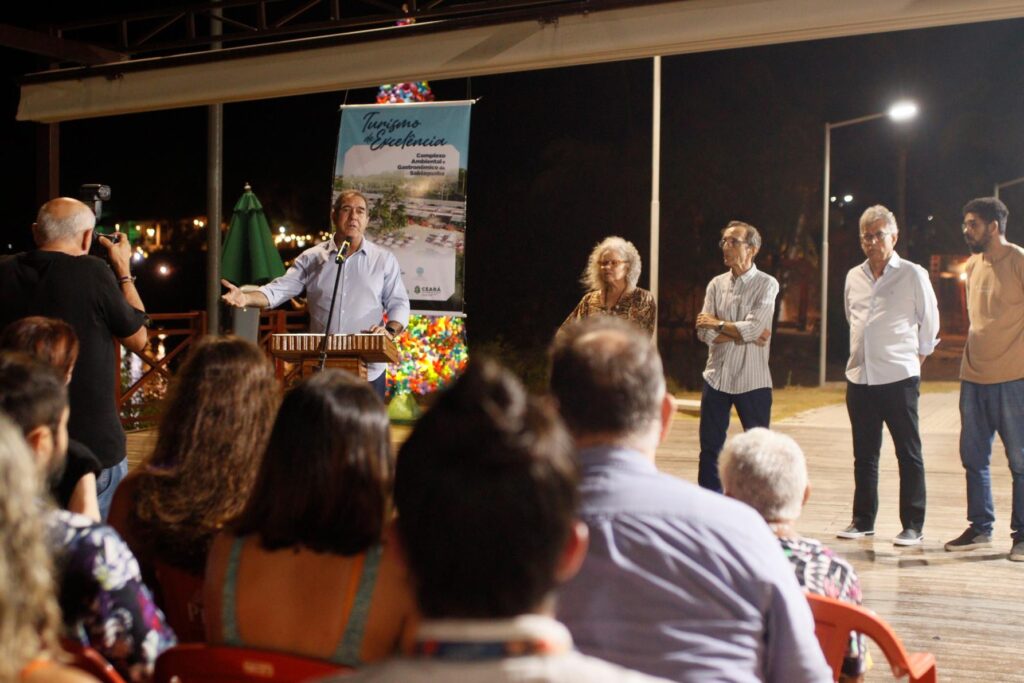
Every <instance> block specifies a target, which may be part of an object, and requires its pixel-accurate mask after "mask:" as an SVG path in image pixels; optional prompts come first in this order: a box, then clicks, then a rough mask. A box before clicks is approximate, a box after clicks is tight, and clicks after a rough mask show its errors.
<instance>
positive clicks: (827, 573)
mask: <svg viewBox="0 0 1024 683" xmlns="http://www.w3.org/2000/svg"><path fill="white" fill-rule="evenodd" d="M718 466H719V470H720V474H721V478H722V487H723V488H724V490H725V495H727V496H729V497H730V498H735V499H736V500H739V501H741V502H744V503H746V504H747V505H749V506H750V507H752V508H754V509H755V510H757V511H758V512H759V513H760V514H761V516H762V517H764V519H765V521H766V522H768V526H769V527H771V529H772V531H774V532H775V535H776V536H778V537H779V544H780V545H781V546H782V551H783V553H785V555H786V558H787V559H788V560H789V561H790V563H791V564H792V565H793V570H794V571H795V572H796V578H797V580H798V581H799V582H800V585H801V586H803V587H804V590H806V591H807V592H809V593H816V594H818V595H824V596H826V597H829V598H835V599H836V600H844V601H846V602H851V603H853V604H855V605H859V604H861V592H860V579H858V578H857V574H856V572H854V571H853V567H852V566H850V563H849V562H847V561H846V560H843V559H842V558H840V557H837V556H836V554H835V553H833V552H832V550H831V549H829V548H828V547H826V546H825V545H823V544H822V543H821V542H820V541H816V540H814V539H812V538H804V537H802V536H800V535H799V534H798V533H797V532H796V528H795V526H794V525H795V524H796V520H797V518H798V517H800V510H801V508H803V505H804V503H806V502H807V498H808V496H810V493H811V487H810V485H809V484H808V481H807V461H806V459H805V458H804V454H803V451H802V450H800V446H798V445H797V443H796V441H794V440H793V439H791V438H790V437H788V436H786V435H785V434H780V433H778V432H773V431H771V430H768V429H764V428H762V427H757V428H755V429H751V430H750V431H748V432H745V433H743V434H740V435H738V436H735V437H733V438H732V439H730V440H729V442H728V443H726V444H725V448H724V449H723V450H722V455H721V457H720V459H719V465H718ZM868 663H869V660H868V658H867V657H866V653H865V651H864V637H863V636H859V635H856V634H850V646H849V649H848V650H847V652H846V658H845V659H844V660H843V667H842V670H841V673H840V676H839V680H840V681H846V682H849V681H859V680H862V678H863V675H864V672H865V671H866V670H867V668H868Z"/></svg>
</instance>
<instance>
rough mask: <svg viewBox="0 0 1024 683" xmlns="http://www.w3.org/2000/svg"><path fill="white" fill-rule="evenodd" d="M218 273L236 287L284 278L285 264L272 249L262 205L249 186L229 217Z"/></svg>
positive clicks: (261, 283)
mask: <svg viewBox="0 0 1024 683" xmlns="http://www.w3.org/2000/svg"><path fill="white" fill-rule="evenodd" d="M220 273H221V277H223V278H224V279H225V280H229V281H230V282H233V283H234V284H236V285H263V284H266V283H268V282H270V281H271V280H273V279H274V278H275V277H279V276H281V275H284V263H282V262H281V256H280V254H278V253H277V247H275V246H274V237H273V235H271V233H270V225H268V224H267V217H266V216H265V215H264V214H263V205H262V204H260V200H259V199H257V198H256V195H255V194H253V192H252V187H250V186H249V184H248V183H246V184H245V193H244V194H243V195H242V198H241V199H239V200H238V203H237V204H235V211H234V213H233V214H232V215H231V225H230V226H229V227H228V236H227V237H226V238H225V239H224V248H223V250H222V252H221V258H220Z"/></svg>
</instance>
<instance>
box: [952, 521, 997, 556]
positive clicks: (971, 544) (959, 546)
mask: <svg viewBox="0 0 1024 683" xmlns="http://www.w3.org/2000/svg"><path fill="white" fill-rule="evenodd" d="M991 547H992V537H991V536H989V535H988V534H980V533H978V532H977V531H975V530H974V527H967V531H965V532H963V533H962V534H960V535H959V536H957V537H956V538H954V539H953V540H952V541H950V542H948V543H946V550H948V551H949V552H951V553H955V552H959V551H962V550H975V549H976V548H991Z"/></svg>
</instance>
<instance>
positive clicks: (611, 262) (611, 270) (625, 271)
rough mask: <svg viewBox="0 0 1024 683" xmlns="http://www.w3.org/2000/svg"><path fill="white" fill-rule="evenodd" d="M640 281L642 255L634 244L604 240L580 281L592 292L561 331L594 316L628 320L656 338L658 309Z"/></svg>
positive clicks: (577, 307) (609, 239)
mask: <svg viewBox="0 0 1024 683" xmlns="http://www.w3.org/2000/svg"><path fill="white" fill-rule="evenodd" d="M639 279H640V253H639V252H638V251H637V250H636V247H635V246H633V243H632V242H629V241H627V240H624V239H622V238H621V237H614V236H613V237H606V238H604V239H603V240H602V241H601V242H600V243H598V245H597V246H596V247H594V249H593V251H591V252H590V257H589V258H588V259H587V268H586V270H584V271H583V277H581V278H580V282H582V283H583V286H584V287H586V288H587V289H588V290H589V291H588V292H587V293H586V294H584V295H583V298H582V299H580V302H579V303H578V304H577V305H576V308H574V309H573V311H572V313H570V314H569V317H568V318H566V319H565V322H563V323H562V327H565V326H566V325H568V324H570V323H572V322H573V321H575V320H582V319H583V318H589V317H590V316H592V315H612V316H615V317H617V318H622V319H624V320H629V321H630V322H632V323H635V324H636V325H638V326H640V327H641V328H643V329H644V330H646V331H647V333H648V334H650V335H653V334H654V321H655V319H656V318H657V315H658V307H657V304H655V302H654V296H653V295H652V294H651V293H650V292H648V291H647V290H646V289H640V288H639V287H637V286H636V283H637V281H638V280H639ZM559 329H561V328H559Z"/></svg>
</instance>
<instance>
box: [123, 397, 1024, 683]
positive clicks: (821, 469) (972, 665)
mask: <svg viewBox="0 0 1024 683" xmlns="http://www.w3.org/2000/svg"><path fill="white" fill-rule="evenodd" d="M674 420H675V421H674V424H673V429H672V431H671V433H670V434H669V437H668V439H667V440H666V442H665V443H664V444H663V445H662V447H661V448H660V449H659V451H658V466H659V467H660V468H661V469H662V470H663V471H665V472H668V473H670V474H673V475H676V476H679V477H681V478H683V479H687V480H690V481H696V473H697V453H698V445H697V443H698V442H697V424H698V422H697V419H696V418H694V417H690V416H687V415H681V414H680V415H677V416H676V417H675V418H674ZM733 423H734V424H733V429H734V430H738V428H739V427H738V421H737V420H735V419H734V420H733ZM774 427H775V428H776V429H778V430H780V431H782V432H785V433H787V434H789V435H790V436H792V437H793V438H794V439H796V440H797V442H798V443H800V445H801V446H802V447H803V449H804V451H805V453H806V454H807V459H808V466H809V469H810V475H811V484H812V487H813V491H812V493H811V498H810V501H809V502H808V504H807V507H806V508H805V509H804V513H803V517H802V518H801V520H800V524H799V528H800V531H801V533H803V534H804V535H807V536H811V537H814V538H819V539H821V540H823V541H825V542H826V543H828V544H829V545H831V546H832V547H833V548H834V549H835V550H836V551H837V552H838V553H839V554H840V555H842V556H843V557H845V558H846V559H848V560H849V561H850V562H851V563H852V564H853V565H854V567H855V568H856V569H857V572H858V573H859V574H860V577H861V582H862V584H863V588H864V598H865V604H866V605H867V606H868V607H870V608H871V609H873V610H874V611H875V612H877V613H878V614H880V615H881V616H883V617H884V618H885V619H887V620H888V621H889V623H890V624H892V625H893V626H894V627H895V629H896V631H897V633H899V635H900V637H901V638H902V639H903V641H904V644H905V645H906V646H907V648H908V649H909V650H910V651H919V650H924V651H929V652H933V653H934V654H935V656H936V659H937V661H938V670H939V676H940V678H941V680H944V681H1024V654H1022V652H1021V650H1022V648H1021V646H1020V640H1021V638H1022V637H1024V597H1022V594H1024V563H1015V562H1010V561H1009V560H1008V559H1006V555H1007V553H1008V551H1009V549H1010V544H1011V543H1010V536H1009V509H1010V476H1009V471H1008V469H1007V466H1006V456H1005V454H1004V452H1003V450H1002V445H1001V444H1000V443H999V441H998V439H997V441H996V444H995V449H994V453H993V458H992V462H993V467H992V488H993V494H994V498H995V506H996V517H997V522H996V529H995V534H994V536H993V543H994V546H995V547H993V548H992V549H991V550H975V551H972V552H968V553H947V552H945V551H944V550H943V548H942V544H943V543H944V542H945V541H947V540H949V539H951V538H954V537H956V536H957V535H959V534H960V532H962V531H963V530H964V529H965V528H966V525H967V523H966V519H965V510H966V501H965V494H964V475H963V469H962V468H961V466H960V459H959V454H958V446H957V439H958V435H959V429H960V421H959V414H958V412H957V395H956V393H947V394H923V395H922V396H921V431H922V439H923V442H924V456H925V469H926V478H927V485H928V518H927V520H926V523H925V528H924V534H925V543H924V546H923V548H922V547H918V548H913V549H907V550H900V549H897V548H896V547H894V546H893V545H892V537H893V536H895V535H896V534H897V533H899V531H900V523H899V515H898V504H897V503H898V476H897V469H896V458H895V456H894V455H893V451H892V443H891V441H890V440H889V438H888V435H886V437H885V441H884V444H883V455H882V464H881V471H880V482H881V483H880V486H879V497H880V501H881V502H880V506H879V514H878V521H877V524H876V527H875V530H876V533H877V535H876V536H875V538H874V539H872V540H861V541H843V540H839V539H836V538H835V532H836V531H838V530H840V529H842V528H843V527H845V526H846V525H847V524H849V522H850V511H851V502H852V499H853V449H852V444H851V439H850V427H849V422H848V418H847V416H846V408H845V406H843V405H834V406H823V407H821V408H818V409H815V410H811V411H808V412H805V413H801V414H800V415H797V416H795V417H793V418H790V419H788V420H785V421H782V422H779V423H777V424H775V425H774ZM406 431H407V430H406V429H404V428H399V429H397V430H396V431H395V433H394V437H395V440H396V441H400V440H402V439H403V438H404V435H405V433H406ZM153 440H154V433H153V432H151V431H149V432H135V433H132V434H130V435H129V438H128V450H129V460H130V461H131V462H132V463H133V464H134V462H137V461H138V459H139V458H140V457H141V455H142V454H143V453H144V452H145V451H146V450H147V449H149V448H152V443H153ZM874 658H875V661H876V666H875V669H874V670H873V671H872V672H870V673H869V675H868V677H867V680H868V681H886V680H892V678H891V676H890V675H889V672H888V669H887V667H886V665H885V662H884V659H883V658H881V656H880V655H878V654H876V655H875V657H874Z"/></svg>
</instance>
